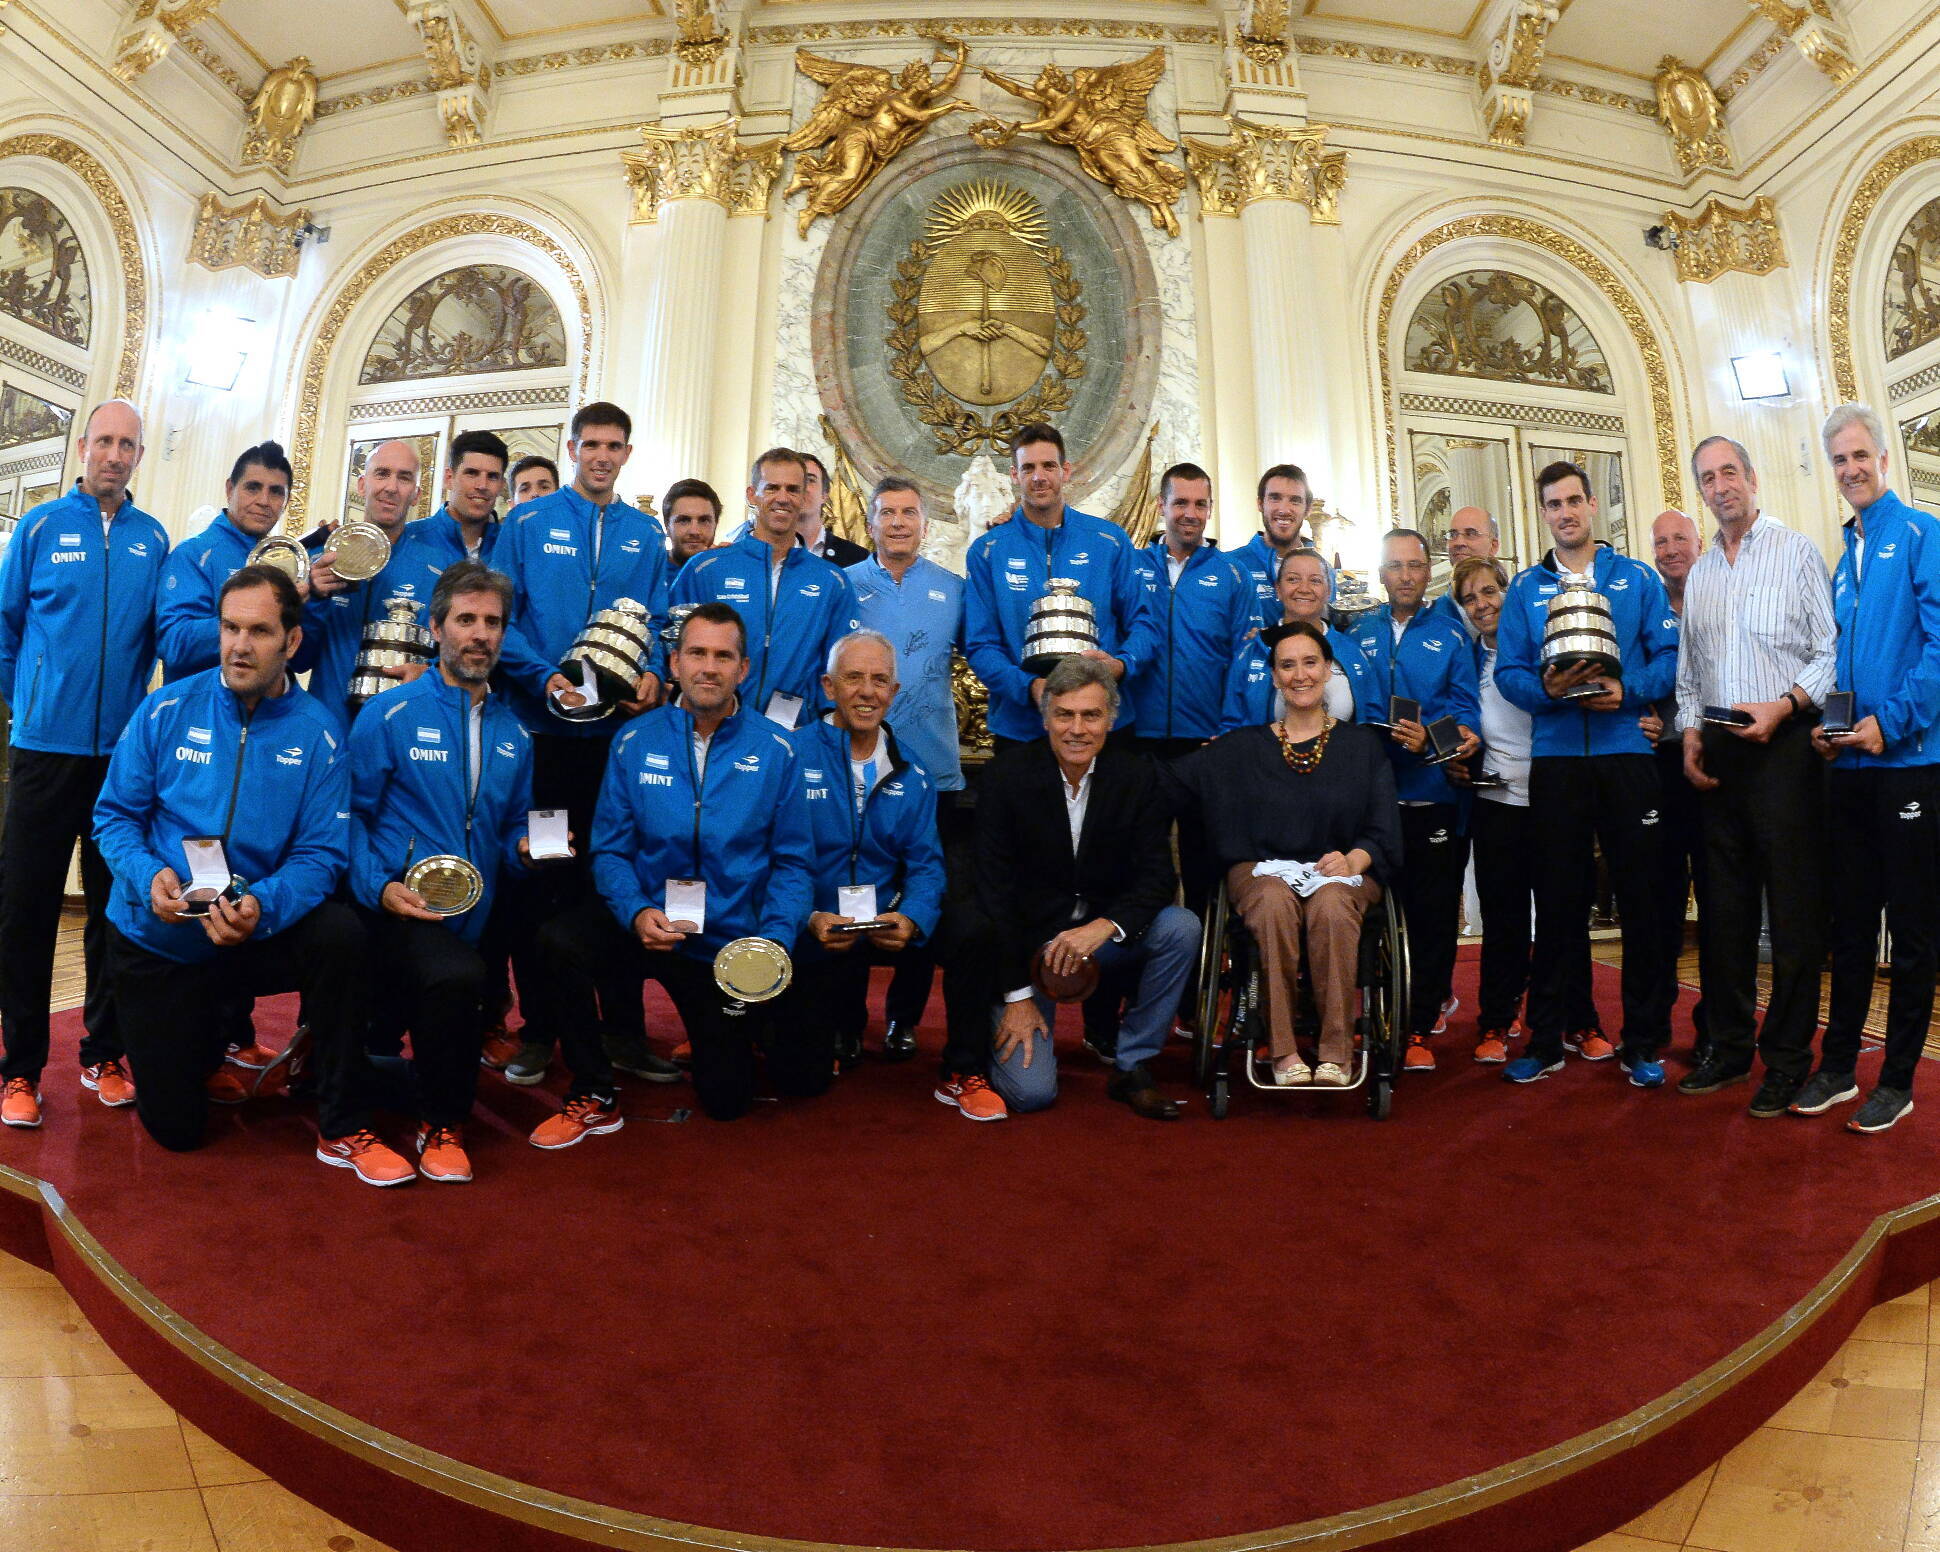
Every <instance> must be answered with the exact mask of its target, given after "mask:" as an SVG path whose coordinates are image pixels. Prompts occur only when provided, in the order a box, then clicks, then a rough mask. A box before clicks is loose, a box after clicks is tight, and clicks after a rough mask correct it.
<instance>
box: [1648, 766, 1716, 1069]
mask: <svg viewBox="0 0 1940 1552" xmlns="http://www.w3.org/2000/svg"><path fill="white" fill-rule="evenodd" d="M1656 753H1657V782H1658V786H1659V787H1660V788H1661V790H1662V793H1663V799H1664V822H1665V824H1666V825H1667V826H1668V827H1669V828H1668V830H1667V832H1666V834H1665V837H1664V870H1665V872H1664V900H1665V903H1666V907H1667V908H1666V910H1665V912H1664V945H1665V952H1666V953H1668V954H1669V955H1670V958H1671V964H1672V966H1673V970H1672V975H1673V976H1675V974H1676V970H1675V968H1674V967H1675V966H1676V964H1677V961H1678V959H1679V957H1680V956H1681V955H1682V954H1683V952H1684V906H1685V903H1686V902H1687V901H1689V900H1691V899H1692V898H1695V899H1696V900H1697V917H1698V942H1699V944H1700V945H1702V943H1703V942H1704V920H1705V910H1706V905H1705V902H1706V901H1707V900H1708V899H1709V898H1710V893H1711V889H1710V882H1709V880H1710V874H1709V871H1708V868H1707V864H1706V861H1705V851H1704V804H1703V800H1702V794H1700V793H1699V791H1698V790H1697V788H1696V787H1693V786H1692V785H1691V784H1690V782H1688V781H1686V780H1685V779H1684V742H1683V739H1682V737H1681V736H1680V735H1678V734H1677V733H1674V732H1673V733H1672V734H1671V735H1670V736H1669V737H1668V738H1667V739H1665V740H1664V742H1662V743H1660V744H1659V745H1658V746H1657V751H1656ZM1699 980H1700V983H1701V982H1702V980H1703V977H1702V976H1701V975H1700V977H1699ZM1710 1019H1711V1015H1710V1011H1709V1009H1707V1008H1706V1007H1705V1004H1704V988H1703V986H1702V984H1700V986H1699V988H1698V1000H1697V1001H1696V1002H1695V1003H1694V1004H1692V1006H1691V1022H1692V1024H1694V1025H1695V1026H1696V1027H1697V1036H1698V1040H1699V1042H1700V1043H1702V1042H1703V1041H1704V1040H1706V1039H1707V1038H1708V1035H1707V1031H1708V1030H1709V1029H1710V1027H1711V1025H1710Z"/></svg>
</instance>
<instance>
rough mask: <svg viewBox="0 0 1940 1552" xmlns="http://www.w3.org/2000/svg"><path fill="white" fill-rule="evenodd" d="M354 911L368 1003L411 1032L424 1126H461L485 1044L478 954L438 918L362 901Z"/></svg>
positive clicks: (482, 971)
mask: <svg viewBox="0 0 1940 1552" xmlns="http://www.w3.org/2000/svg"><path fill="white" fill-rule="evenodd" d="M357 915H358V917H359V919H360V920H361V921H362V922H363V924H364V931H365V933H366V934H367V935H368V936H369V938H370V948H371V981H372V986H371V996H372V1001H373V1003H374V1004H375V1005H376V1006H378V1007H380V1008H385V1009H388V1010H389V1011H390V1012H391V1013H392V1015H393V1016H394V1017H395V1018H396V1019H397V1021H398V1022H399V1023H400V1024H402V1025H404V1026H405V1027H406V1028H408V1029H409V1030H410V1032H411V1067H412V1070H413V1072H415V1074H416V1075H417V1080H418V1114H419V1116H420V1118H421V1119H423V1120H424V1121H425V1122H426V1123H428V1124H429V1125H431V1126H459V1125H462V1124H463V1123H464V1120H465V1117H466V1116H468V1115H470V1114H471V1108H472V1100H473V1099H474V1098H475V1097H476V1095H477V1093H478V1053H479V1049H480V1047H482V1046H483V1045H484V1043H485V1025H486V1022H487V1017H486V1006H485V995H486V985H487V976H486V971H485V961H484V958H483V957H482V956H481V955H480V954H479V952H478V950H477V949H475V948H474V947H472V945H471V944H469V943H467V942H466V941H465V940H464V939H463V938H461V937H459V936H458V934H457V933H455V932H453V931H452V930H451V928H449V927H447V926H446V925H445V924H444V923H443V922H428V921H415V920H413V919H411V918H410V917H405V916H393V915H392V914H391V913H390V912H389V911H370V910H364V909H362V908H361V907H360V908H359V909H358V912H357Z"/></svg>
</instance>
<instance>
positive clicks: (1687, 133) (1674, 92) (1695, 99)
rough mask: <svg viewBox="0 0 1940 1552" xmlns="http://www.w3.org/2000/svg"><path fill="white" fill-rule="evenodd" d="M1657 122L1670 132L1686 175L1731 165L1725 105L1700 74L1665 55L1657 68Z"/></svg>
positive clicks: (1680, 165) (1674, 57) (1679, 161)
mask: <svg viewBox="0 0 1940 1552" xmlns="http://www.w3.org/2000/svg"><path fill="white" fill-rule="evenodd" d="M1656 86H1657V121H1658V122H1659V123H1660V124H1662V125H1663V126H1664V128H1665V129H1666V130H1667V131H1669V133H1670V137H1671V146H1672V149H1673V150H1675V151H1676V153H1677V165H1678V167H1679V168H1680V169H1681V170H1682V171H1683V172H1684V173H1686V174H1690V173H1694V172H1696V171H1698V170H1699V169H1700V168H1704V167H1722V168H1726V169H1728V168H1729V167H1730V166H1731V148H1730V147H1729V146H1728V145H1726V144H1725V140H1724V105H1723V104H1722V103H1720V102H1719V101H1718V94H1717V93H1716V92H1715V91H1713V90H1712V89H1711V83H1710V82H1709V81H1708V80H1706V79H1705V77H1704V76H1703V74H1702V73H1701V72H1699V71H1696V70H1693V69H1692V68H1691V67H1690V66H1689V65H1687V64H1685V63H1684V62H1683V61H1682V60H1680V59H1678V58H1677V56H1676V55H1674V54H1666V55H1665V56H1664V57H1663V59H1662V60H1661V61H1660V62H1659V64H1658V66H1657V80H1656Z"/></svg>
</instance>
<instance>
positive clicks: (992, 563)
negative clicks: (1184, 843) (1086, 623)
mask: <svg viewBox="0 0 1940 1552" xmlns="http://www.w3.org/2000/svg"><path fill="white" fill-rule="evenodd" d="M965 572H966V575H967V577H968V586H967V587H966V589H965V592H964V605H963V637H964V654H965V656H967V657H968V658H969V659H970V666H971V668H972V669H974V670H975V671H976V675H977V677H978V678H979V679H981V680H982V681H983V682H984V686H985V688H987V689H988V690H989V691H990V718H989V721H990V731H991V732H992V733H995V734H996V735H997V736H998V737H1000V738H1016V739H1027V738H1037V737H1040V736H1041V735H1042V734H1043V732H1044V718H1043V716H1042V715H1041V714H1040V713H1039V711H1038V708H1037V707H1036V706H1035V705H1033V704H1032V702H1031V677H1032V676H1031V675H1029V674H1027V673H1025V672H1024V670H1023V668H1022V667H1021V666H1020V664H1021V663H1022V661H1023V657H1024V635H1025V632H1026V630H1027V629H1028V628H1029V625H1030V618H1031V605H1032V604H1034V603H1036V602H1037V601H1038V599H1040V598H1042V597H1043V596H1044V593H1045V591H1046V588H1047V587H1048V585H1049V583H1050V581H1051V579H1052V578H1053V577H1068V578H1070V579H1071V580H1072V581H1075V582H1076V583H1077V584H1078V592H1079V593H1080V594H1081V595H1082V596H1083V597H1085V598H1087V599H1089V600H1090V601H1091V606H1092V608H1093V609H1094V610H1095V611H1096V613H1097V619H1098V641H1099V645H1100V646H1101V647H1102V648H1103V649H1104V650H1105V651H1106V652H1107V653H1109V654H1110V655H1111V656H1113V657H1115V658H1118V659H1119V660H1120V661H1122V662H1123V663H1124V665H1125V677H1124V680H1123V681H1122V682H1121V683H1120V685H1119V692H1120V694H1119V708H1118V725H1119V726H1120V727H1125V726H1129V725H1131V723H1132V722H1133V721H1134V720H1135V718H1136V716H1137V710H1138V707H1137V702H1136V700H1135V699H1134V698H1133V696H1132V693H1131V692H1132V684H1133V681H1134V680H1135V679H1136V678H1137V676H1138V672H1139V670H1140V669H1141V668H1143V667H1144V666H1145V664H1146V663H1147V662H1148V661H1149V660H1150V659H1151V657H1152V654H1153V653H1154V651H1156V650H1157V646H1158V635H1157V627H1156V623H1155V621H1154V619H1153V615H1152V600H1151V599H1150V598H1149V597H1148V596H1147V594H1146V592H1145V587H1144V584H1143V583H1142V582H1140V580H1139V576H1138V566H1137V557H1136V555H1135V553H1134V550H1133V546H1132V541H1131V536H1130V535H1129V534H1127V533H1126V532H1125V530H1124V529H1122V528H1120V527H1119V526H1118V525H1117V524H1116V523H1111V522H1107V521H1106V520H1105V519H1104V518H1102V517H1093V516H1092V515H1091V514H1090V513H1088V512H1080V511H1077V510H1076V509H1075V508H1072V507H1066V508H1065V509H1064V521H1063V522H1061V523H1059V524H1058V526H1057V527H1056V528H1039V527H1038V526H1037V525H1036V524H1035V523H1033V522H1032V521H1031V520H1030V519H1029V518H1027V517H1026V516H1024V513H1023V509H1022V508H1019V509H1018V510H1017V511H1015V512H1013V513H1012V514H1011V516H1010V517H1009V518H1008V519H1007V520H1006V521H1004V522H1001V523H999V524H998V525H997V526H996V527H995V528H993V529H991V530H990V532H988V533H987V534H985V535H984V536H983V537H982V538H981V539H978V540H976V541H974V542H973V543H972V544H971V546H970V553H969V555H968V557H967V560H966V565H965Z"/></svg>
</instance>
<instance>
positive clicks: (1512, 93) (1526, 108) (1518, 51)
mask: <svg viewBox="0 0 1940 1552" xmlns="http://www.w3.org/2000/svg"><path fill="white" fill-rule="evenodd" d="M1561 15H1562V11H1561V9H1560V8H1559V7H1558V6H1556V5H1555V4H1553V3H1552V0H1512V3H1511V5H1510V6H1509V8H1508V10H1507V11H1505V12H1504V13H1503V17H1502V22H1501V25H1500V26H1499V27H1497V29H1496V32H1495V36H1494V37H1493V38H1491V39H1490V40H1489V52H1488V57H1487V58H1486V59H1485V60H1484V61H1483V62H1482V69H1481V72H1480V73H1479V74H1478V75H1477V77H1476V87H1477V89H1478V91H1479V92H1480V94H1481V107H1482V122H1483V124H1484V126H1485V127H1486V128H1487V129H1488V133H1489V141H1490V143H1491V144H1492V145H1499V146H1519V145H1521V144H1522V143H1523V139H1524V137H1525V136H1526V135H1527V134H1528V132H1529V112H1530V109H1531V108H1532V107H1533V106H1534V104H1535V96H1534V87H1535V85H1536V77H1537V76H1538V75H1539V74H1540V73H1541V71H1542V67H1543V55H1544V54H1545V53H1546V52H1547V51H1548V48H1549V29H1550V28H1551V27H1553V26H1555V25H1556V21H1557V18H1558V17H1560V16H1561Z"/></svg>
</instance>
